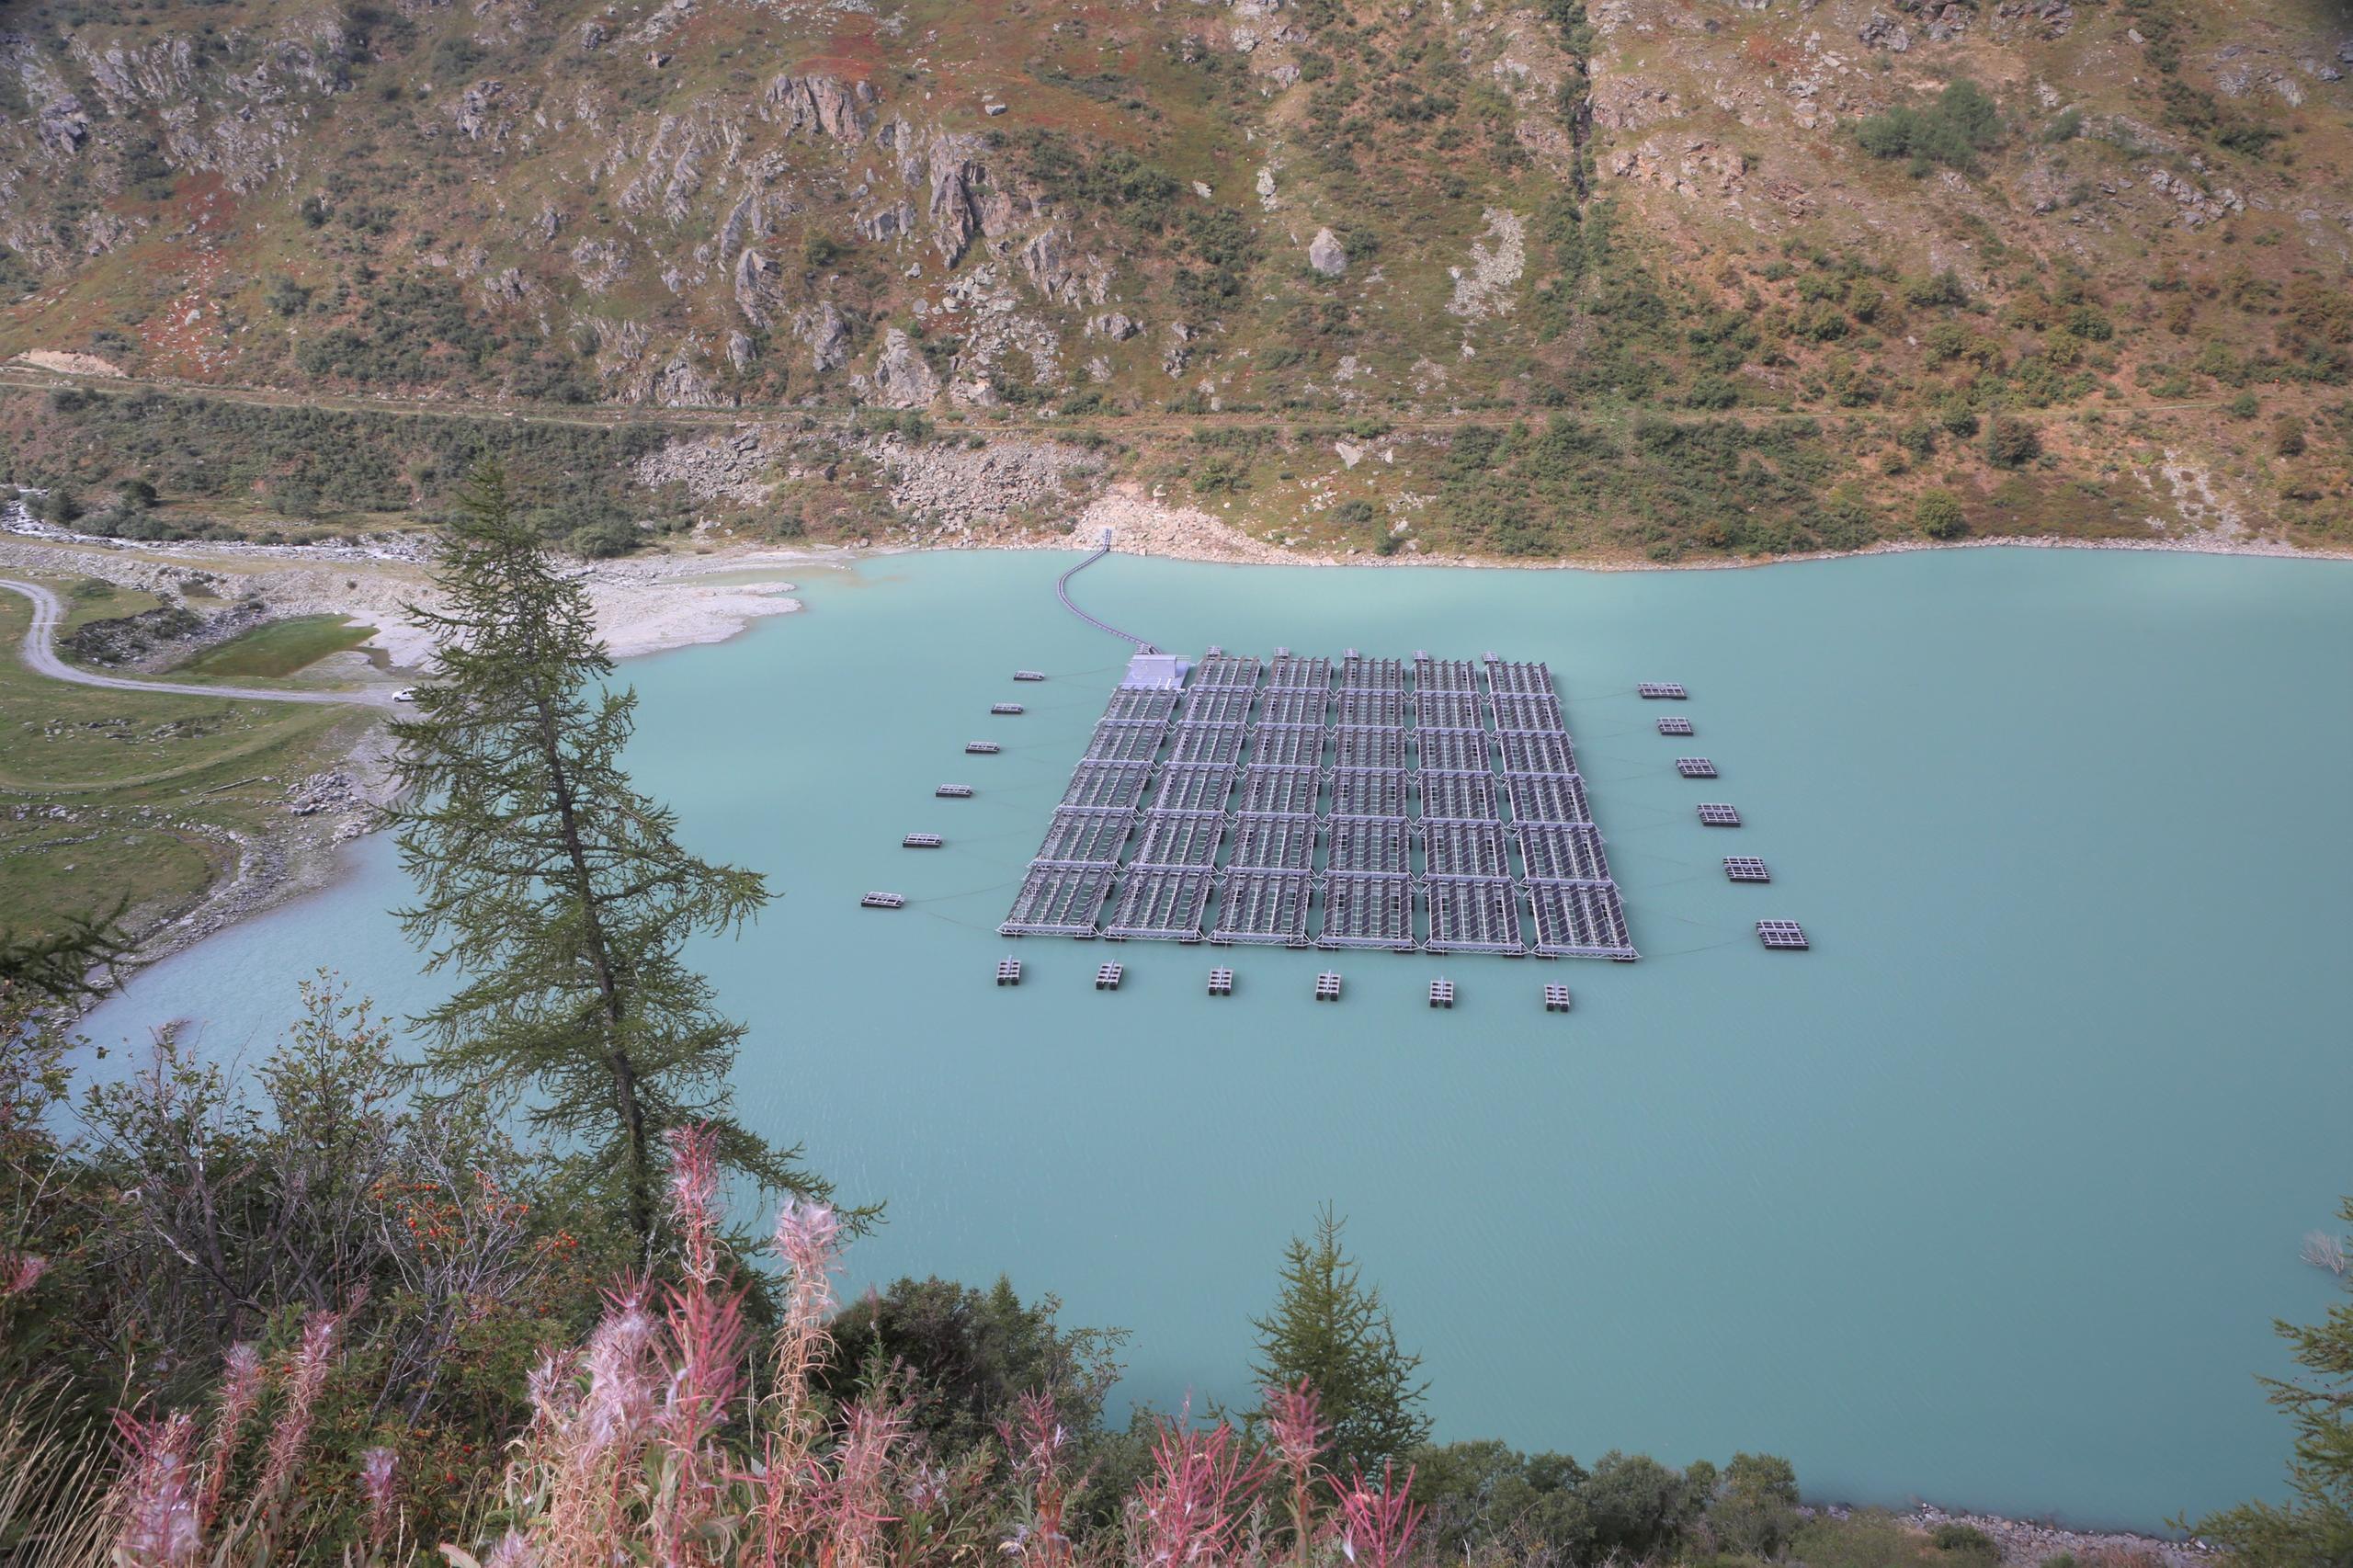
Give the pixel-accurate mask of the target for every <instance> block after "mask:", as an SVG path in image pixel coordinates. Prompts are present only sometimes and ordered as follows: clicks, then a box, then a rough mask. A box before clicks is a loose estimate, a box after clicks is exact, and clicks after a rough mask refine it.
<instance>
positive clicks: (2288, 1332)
mask: <svg viewBox="0 0 2353 1568" xmlns="http://www.w3.org/2000/svg"><path fill="white" fill-rule="evenodd" d="M2339 1217H2340V1218H2341V1219H2342V1220H2343V1221H2345V1223H2346V1224H2347V1225H2348V1226H2353V1198H2348V1199H2346V1200H2345V1203H2344V1207H2343V1208H2342V1210H2339ZM2323 1239H2324V1240H2325V1243H2326V1244H2325V1245H2324V1246H2318V1247H2315V1248H2314V1249H2313V1253H2312V1255H2310V1256H2313V1261H2314V1262H2316V1263H2319V1264H2321V1265H2322V1266H2323V1267H2330V1268H2332V1269H2341V1266H2342V1263H2343V1258H2344V1246H2345V1244H2344V1241H2343V1240H2342V1239H2341V1238H2338V1237H2325V1238H2323ZM2347 1283H2348V1288H2353V1279H2348V1281H2347ZM2278 1326H2279V1333H2280V1335H2282V1336H2283V1337H2284V1338H2286V1340H2287V1341H2288V1343H2289V1344H2290V1345H2292V1346H2295V1358H2296V1360H2297V1362H2298V1364H2299V1365H2301V1366H2302V1368H2303V1374H2302V1376H2299V1377H2296V1378H2292V1379H2283V1378H2266V1379H2264V1380H2263V1385H2264V1387H2265V1388H2267V1389H2268V1390H2269V1391H2270V1394H2271V1403H2274V1404H2276V1405H2278V1406H2279V1408H2280V1409H2282V1410H2284V1411H2286V1412H2287V1413H2288V1414H2289V1415H2290V1416H2291V1417H2292V1418H2293V1419H2294V1420H2295V1423H2296V1445H2295V1451H2294V1456H2293V1457H2292V1458H2291V1459H2290V1460H2289V1461H2288V1489H2289V1492H2290V1496H2289V1498H2288V1500H2287V1501H2285V1502H2279V1503H2269V1502H2255V1503H2243V1504H2241V1505H2240V1506H2237V1507H2235V1508H2232V1509H2228V1510H2226V1511H2225V1512H2222V1513H2220V1514H2212V1515H2209V1516H2208V1517H2205V1518H2202V1519H2200V1520H2199V1521H2198V1524H2197V1532H2198V1534H2199V1535H2200V1536H2202V1537H2204V1538H2205V1539H2206V1540H2211V1541H2212V1542H2214V1543H2215V1544H2217V1545H2219V1546H2221V1547H2222V1548H2223V1549H2224V1550H2225V1551H2229V1552H2230V1554H2231V1559H2232V1561H2234V1562H2243V1563H2245V1564H2248V1568H2340V1565H2342V1564H2345V1563H2349V1562H2353V1296H2348V1297H2347V1299H2346V1300H2344V1301H2339V1302H2337V1303H2336V1305H2335V1306H2333V1307H2331V1308H2330V1309H2329V1310H2328V1315H2327V1316H2326V1317H2325V1318H2323V1319H2322V1320H2321V1321H2320V1322H2319V1323H2316V1324H2290V1323H2282V1324H2279V1325H2278Z"/></svg>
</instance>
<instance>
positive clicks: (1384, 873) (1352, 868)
mask: <svg viewBox="0 0 2353 1568" xmlns="http://www.w3.org/2000/svg"><path fill="white" fill-rule="evenodd" d="M1324 832H1325V842H1326V844H1327V846H1328V848H1329V851H1330V853H1329V857H1328V858H1327V861H1326V864H1325V869H1326V870H1328V871H1336V872H1339V873H1340V874H1341V875H1343V876H1381V877H1404V876H1411V875H1412V874H1413V870H1414V847H1413V840H1412V837H1411V834H1412V829H1411V827H1410V826H1409V825H1408V824H1406V823H1405V821H1404V819H1403V818H1400V817H1338V816H1336V817H1333V818H1331V819H1330V820H1329V821H1328V822H1327V823H1326V824H1325V827H1324Z"/></svg>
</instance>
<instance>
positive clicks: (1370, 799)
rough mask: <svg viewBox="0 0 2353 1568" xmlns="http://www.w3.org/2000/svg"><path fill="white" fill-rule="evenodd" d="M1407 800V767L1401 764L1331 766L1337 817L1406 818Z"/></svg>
mask: <svg viewBox="0 0 2353 1568" xmlns="http://www.w3.org/2000/svg"><path fill="white" fill-rule="evenodd" d="M1405 801H1406V785H1405V770H1404V768H1402V767H1336V768H1334V769H1333V770H1332V814H1333V815H1334V816H1336V817H1395V818H1396V819H1397V820H1398V821H1399V822H1403V821H1404V820H1405Z"/></svg>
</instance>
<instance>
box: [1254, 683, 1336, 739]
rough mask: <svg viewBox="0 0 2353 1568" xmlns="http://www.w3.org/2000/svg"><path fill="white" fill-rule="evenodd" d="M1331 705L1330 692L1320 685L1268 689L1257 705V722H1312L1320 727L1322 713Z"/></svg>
mask: <svg viewBox="0 0 2353 1568" xmlns="http://www.w3.org/2000/svg"><path fill="white" fill-rule="evenodd" d="M1331 706H1332V696H1331V693H1329V692H1327V691H1325V690H1324V688H1323V687H1320V686H1319V687H1313V688H1308V687H1295V688H1288V689H1285V690H1282V691H1271V690H1270V691H1268V692H1267V698H1266V700H1265V701H1263V702H1261V703H1260V704H1259V705H1258V722H1259V723H1260V724H1262V725H1263V724H1313V725H1314V726H1316V727H1317V728H1318V729H1321V728H1322V727H1323V725H1324V714H1325V713H1326V712H1327V711H1328V710H1330V708H1331Z"/></svg>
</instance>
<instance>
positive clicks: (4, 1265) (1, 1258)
mask: <svg viewBox="0 0 2353 1568" xmlns="http://www.w3.org/2000/svg"><path fill="white" fill-rule="evenodd" d="M48 1272H49V1259H47V1258H45V1257H35V1256H33V1255H32V1254H31V1253H28V1252H18V1253H10V1252H0V1301H6V1300H7V1299H8V1298H9V1297H11V1296H21V1295H23V1294H24V1293H25V1292H26V1291H28V1290H31V1289H32V1288H33V1287H34V1286H35V1285H38V1284H39V1283H40V1277H41V1276H42V1275H44V1274H46V1273H48Z"/></svg>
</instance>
